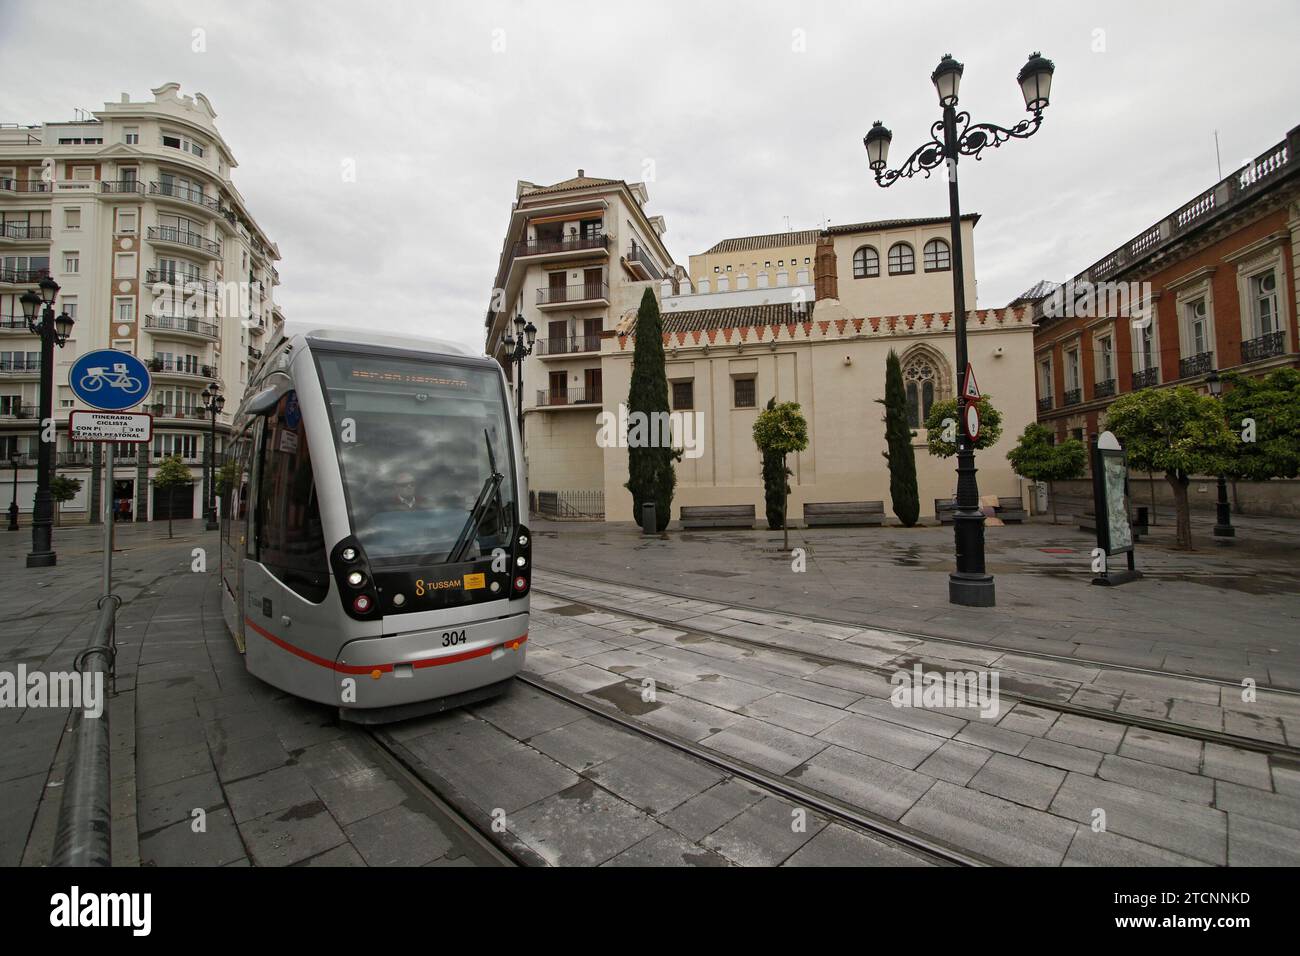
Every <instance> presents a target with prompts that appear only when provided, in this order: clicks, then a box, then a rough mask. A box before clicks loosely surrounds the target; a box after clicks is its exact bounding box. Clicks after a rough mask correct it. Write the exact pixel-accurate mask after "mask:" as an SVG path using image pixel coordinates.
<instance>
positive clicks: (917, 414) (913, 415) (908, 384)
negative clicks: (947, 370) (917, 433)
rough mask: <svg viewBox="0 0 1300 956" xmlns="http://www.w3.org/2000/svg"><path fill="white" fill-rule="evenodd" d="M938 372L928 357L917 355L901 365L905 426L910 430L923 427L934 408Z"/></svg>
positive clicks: (937, 389)
mask: <svg viewBox="0 0 1300 956" xmlns="http://www.w3.org/2000/svg"><path fill="white" fill-rule="evenodd" d="M939 375H940V370H939V368H938V364H937V363H936V362H934V361H933V360H932V359H931V358H930V356H929V355H926V354H924V353H920V354H917V355H915V356H913V357H912V358H910V359H908V360H907V362H906V363H905V364H904V365H903V386H904V388H905V389H906V392H907V424H908V425H909V426H910V427H912V428H922V427H924V426H925V419H926V417H927V416H928V415H929V414H930V409H931V408H932V407H933V406H934V400H935V396H936V395H937V394H938V391H939V383H940V379H939Z"/></svg>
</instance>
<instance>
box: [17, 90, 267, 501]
mask: <svg viewBox="0 0 1300 956" xmlns="http://www.w3.org/2000/svg"><path fill="white" fill-rule="evenodd" d="M152 92H153V99H152V100H151V101H146V102H132V101H131V100H130V98H129V96H128V95H127V94H125V93H123V94H122V97H121V101H120V102H117V103H107V104H105V106H104V108H103V109H102V110H99V111H95V112H93V113H91V114H90V115H89V116H87V117H85V118H82V119H78V120H75V121H72V122H48V123H43V124H40V125H37V126H17V125H14V124H8V123H6V124H0V464H3V465H9V466H10V467H11V468H12V469H13V475H16V489H17V490H16V497H17V501H18V505H19V507H20V509H21V511H22V512H24V513H30V511H31V508H32V499H33V495H34V492H35V485H36V473H35V464H36V452H37V444H36V443H37V440H38V435H37V421H36V419H37V417H38V409H39V405H38V401H39V381H40V368H39V365H40V343H39V341H38V339H37V338H36V337H35V336H34V335H32V334H31V333H30V332H29V331H28V329H27V325H26V322H25V321H24V318H23V311H22V305H21V303H20V302H19V299H20V297H21V296H22V295H23V293H25V292H27V291H28V290H30V289H33V288H35V286H36V283H37V282H39V281H40V279H41V278H42V277H44V276H46V275H48V276H51V277H53V279H54V280H55V281H56V282H57V283H58V284H59V286H60V290H59V295H58V301H57V302H56V306H55V309H56V312H62V311H67V313H68V314H69V315H71V316H72V317H73V318H74V319H75V320H76V325H75V326H74V328H73V332H72V338H71V339H70V341H68V343H67V344H66V345H65V346H64V347H63V348H61V349H59V348H56V349H55V369H54V380H55V391H56V394H55V396H54V415H55V419H56V421H57V428H58V446H57V456H56V463H57V473H60V474H67V475H69V476H71V477H76V478H80V479H81V480H82V488H81V491H80V493H79V494H78V495H77V497H76V498H74V499H73V500H72V501H69V502H67V503H65V504H63V505H62V506H61V508H60V511H61V515H62V520H64V521H76V520H87V519H91V520H94V518H92V516H97V515H98V513H99V511H100V505H99V494H100V492H99V484H100V480H101V478H100V467H101V466H100V450H99V449H98V448H91V447H87V446H86V445H85V444H84V443H78V442H73V441H71V440H70V439H69V437H68V434H67V419H68V412H69V411H70V410H71V409H73V408H74V407H75V406H76V404H77V403H76V402H75V400H74V398H73V395H72V392H71V390H70V389H69V387H68V370H69V368H70V367H71V365H72V363H73V362H74V361H76V359H77V357H78V356H79V355H81V354H82V353H84V352H87V351H90V350H94V349H101V348H114V349H121V350H123V351H127V352H131V353H133V354H135V355H137V356H139V357H140V358H142V359H144V360H145V361H146V363H147V364H149V366H150V369H151V372H152V379H153V387H152V391H151V394H150V395H149V397H148V398H147V399H146V403H145V405H144V406H143V408H142V409H141V410H143V411H149V412H152V413H153V415H154V428H153V433H154V438H153V442H152V444H151V445H150V446H149V447H148V448H144V447H138V446H135V445H122V446H121V447H119V448H117V449H116V450H115V456H116V462H115V467H114V476H113V477H114V494H113V497H114V501H115V502H118V501H122V500H126V501H129V503H130V505H129V507H130V514H131V517H133V518H134V519H135V520H147V519H157V518H165V517H166V516H167V509H168V503H167V502H168V498H167V496H165V495H163V494H161V493H158V494H157V495H155V494H154V492H153V491H152V490H151V484H150V477H151V475H152V474H153V472H154V471H155V470H156V465H157V460H158V459H159V458H161V457H163V456H165V455H168V454H172V453H180V454H181V455H182V457H183V459H184V460H185V462H186V463H187V464H189V465H190V466H191V473H192V474H193V476H194V478H195V482H194V486H193V489H192V494H190V495H179V496H176V497H175V498H174V499H173V500H174V504H173V506H172V511H173V514H174V515H175V516H176V517H189V516H194V517H198V516H201V515H202V514H203V502H204V501H205V500H206V498H205V495H206V489H205V487H204V474H203V467H202V464H203V462H204V461H205V455H206V447H207V441H208V430H209V427H210V420H209V418H208V417H207V414H206V413H205V412H204V411H203V409H202V400H201V397H200V395H201V393H202V391H203V389H204V388H205V387H206V386H207V385H209V384H211V383H214V382H215V383H219V384H220V385H221V387H222V394H224V395H225V397H226V404H225V412H224V414H222V415H220V416H218V419H217V443H216V451H217V455H218V460H219V455H220V452H221V448H222V444H223V442H224V439H225V436H226V435H227V434H228V433H229V428H230V421H231V415H232V413H233V412H234V410H235V409H236V408H237V407H238V406H239V403H240V400H241V398H242V395H243V391H244V388H245V384H246V383H247V381H248V379H249V372H250V369H251V368H252V367H253V366H254V365H255V364H256V363H257V362H258V361H259V360H260V358H261V355H262V348H263V343H264V342H265V341H268V340H269V335H270V332H271V329H272V327H273V323H274V322H276V321H279V320H281V319H282V316H279V315H278V309H277V308H276V307H275V305H274V303H273V298H272V290H273V289H274V287H275V285H276V284H277V283H278V282H279V275H278V273H277V271H276V268H275V263H276V261H278V260H279V258H280V254H279V250H278V249H277V248H276V245H275V243H274V242H272V241H271V239H270V238H269V237H268V236H267V235H266V233H265V232H264V231H263V229H262V227H261V226H259V225H258V223H257V221H256V220H255V219H254V218H253V216H252V214H251V212H250V211H249V209H248V206H247V204H246V202H245V200H244V197H243V196H242V195H240V193H239V191H238V189H236V187H235V185H234V182H233V181H232V179H231V176H232V173H233V170H234V168H235V167H236V166H237V165H238V164H237V163H236V161H235V157H234V154H233V153H232V151H231V149H230V146H229V145H228V144H227V143H226V141H225V140H224V139H223V138H222V136H221V134H220V133H219V132H218V131H217V128H216V125H215V120H216V112H215V111H214V110H213V108H212V104H211V103H209V102H208V100H207V98H206V97H205V96H203V94H201V93H196V94H194V95H193V96H182V95H181V94H180V86H179V84H177V83H166V84H164V85H162V86H160V87H158V88H157V89H155V90H153V91H152ZM7 477H11V476H7ZM11 480H12V477H11ZM7 503H8V502H7V500H6V505H7Z"/></svg>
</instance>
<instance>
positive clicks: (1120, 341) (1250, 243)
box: [1017, 126, 1300, 440]
mask: <svg viewBox="0 0 1300 956" xmlns="http://www.w3.org/2000/svg"><path fill="white" fill-rule="evenodd" d="M1298 147H1300V126H1298V127H1296V128H1295V129H1292V130H1291V131H1290V132H1289V133H1288V134H1287V136H1286V138H1285V139H1284V140H1282V141H1281V142H1280V143H1278V144H1276V145H1275V146H1273V147H1271V148H1270V149H1268V150H1266V151H1265V152H1264V153H1263V154H1262V155H1261V156H1260V157H1259V158H1258V159H1256V160H1255V161H1254V162H1253V163H1251V164H1249V165H1247V166H1245V167H1243V168H1242V169H1240V170H1238V171H1236V172H1234V173H1233V174H1232V175H1230V176H1228V177H1227V178H1226V179H1224V180H1222V181H1221V182H1219V183H1216V184H1215V185H1214V186H1212V187H1210V188H1209V189H1207V190H1205V191H1204V192H1203V193H1201V194H1200V195H1198V196H1196V197H1194V198H1192V199H1191V200H1190V201H1189V202H1186V203H1184V204H1183V205H1181V206H1179V207H1178V208H1177V209H1175V210H1174V211H1173V212H1172V213H1170V214H1169V215H1168V216H1166V217H1165V218H1163V219H1161V220H1160V221H1159V222H1157V223H1155V224H1154V225H1152V226H1150V227H1148V228H1147V229H1144V230H1143V231H1142V232H1141V233H1140V234H1139V235H1138V236H1137V237H1136V238H1134V239H1133V240H1131V241H1130V242H1127V243H1125V244H1124V245H1122V246H1120V247H1119V248H1118V249H1116V250H1115V251H1114V252H1112V253H1110V254H1109V255H1107V256H1105V257H1104V258H1102V259H1101V260H1100V261H1098V262H1096V263H1094V264H1093V265H1091V266H1089V267H1088V268H1087V269H1085V270H1083V271H1082V272H1081V273H1079V274H1078V275H1077V276H1075V277H1074V279H1072V280H1070V282H1068V283H1066V285H1065V286H1064V287H1061V289H1059V290H1057V291H1056V292H1055V293H1051V288H1052V287H1050V286H1045V285H1043V284H1040V285H1039V286H1037V287H1035V288H1034V289H1033V290H1031V291H1030V292H1027V293H1026V294H1025V295H1024V296H1022V297H1021V299H1020V300H1017V304H1023V303H1026V302H1032V303H1033V305H1034V316H1035V329H1034V363H1035V368H1034V378H1035V382H1036V386H1037V397H1038V420H1039V422H1041V423H1042V424H1044V425H1047V426H1048V427H1050V428H1053V429H1054V430H1055V431H1056V434H1057V438H1058V440H1060V439H1064V438H1067V437H1077V438H1084V439H1086V437H1087V436H1088V435H1090V434H1092V433H1093V432H1097V431H1099V430H1100V428H1101V427H1104V421H1105V415H1104V411H1105V408H1106V406H1107V405H1109V404H1110V403H1111V401H1113V400H1114V398H1115V396H1117V395H1119V394H1123V393H1124V392H1128V391H1132V390H1134V389H1137V388H1143V387H1147V386H1160V385H1172V384H1178V385H1190V386H1192V387H1194V388H1198V389H1204V388H1205V380H1206V376H1207V375H1208V374H1209V373H1210V371H1212V370H1215V369H1217V370H1219V371H1220V372H1224V371H1234V372H1242V373H1245V374H1249V375H1263V374H1266V373H1267V372H1269V371H1271V370H1272V369H1274V368H1278V367H1282V366H1296V365H1298V364H1300V354H1297V348H1298V345H1297V343H1300V329H1298V327H1297V307H1296V306H1297V290H1298V285H1297V277H1296V271H1295V261H1296V257H1297V254H1298V253H1300V161H1298V160H1297V156H1296V152H1297V148H1298ZM1049 293H1050V294H1049ZM1147 316H1149V317H1150V319H1151V321H1149V322H1147V321H1146V317H1147Z"/></svg>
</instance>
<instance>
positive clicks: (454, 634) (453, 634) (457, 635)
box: [442, 631, 465, 647]
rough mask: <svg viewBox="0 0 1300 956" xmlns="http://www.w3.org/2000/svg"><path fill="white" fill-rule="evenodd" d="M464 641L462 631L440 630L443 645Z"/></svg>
mask: <svg viewBox="0 0 1300 956" xmlns="http://www.w3.org/2000/svg"><path fill="white" fill-rule="evenodd" d="M464 643H465V632H464V631H443V632H442V646H443V647H451V646H453V645H455V644H464Z"/></svg>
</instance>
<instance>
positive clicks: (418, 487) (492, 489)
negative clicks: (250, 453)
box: [313, 348, 518, 564]
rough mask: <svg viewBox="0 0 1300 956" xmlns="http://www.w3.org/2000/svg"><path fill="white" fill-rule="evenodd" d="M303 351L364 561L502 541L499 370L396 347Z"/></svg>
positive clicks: (510, 496)
mask: <svg viewBox="0 0 1300 956" xmlns="http://www.w3.org/2000/svg"><path fill="white" fill-rule="evenodd" d="M313 351H314V353H315V355H316V361H317V365H318V367H319V368H320V372H321V380H322V382H323V384H324V386H325V394H326V398H327V401H328V402H329V408H330V416H331V418H332V419H333V422H332V424H333V427H334V434H335V439H336V440H335V444H336V446H337V448H338V449H339V461H340V466H341V468H342V472H343V484H344V487H345V488H346V489H347V494H348V505H349V509H350V512H351V518H352V531H353V533H354V534H355V535H356V536H357V538H358V539H360V541H361V544H362V546H363V547H364V548H365V549H366V554H367V555H368V556H369V558H370V560H371V561H372V562H373V563H376V564H386V563H387V564H397V563H402V564H405V563H408V562H411V561H422V562H446V561H450V560H464V561H470V560H474V559H476V558H479V557H481V556H485V555H488V554H491V552H492V549H493V548H496V547H505V548H508V547H509V544H510V540H511V537H512V535H513V532H514V527H515V522H516V516H517V515H518V505H517V492H516V485H515V476H514V458H513V455H512V453H511V448H510V441H509V437H508V436H509V424H508V423H509V419H508V418H507V415H508V414H509V413H508V410H507V405H506V399H505V394H504V390H503V388H502V385H501V377H500V375H498V374H497V373H496V372H495V370H493V369H487V368H476V367H472V366H463V365H456V364H453V363H450V362H445V363H444V362H437V361H421V360H418V359H412V358H406V357H401V356H396V355H369V354H357V353H349V352H335V351H332V350H325V349H320V348H316V349H314V350H313ZM494 475H497V476H499V478H494V477H493V476H494ZM476 505H477V509H476ZM471 518H476V519H477V527H473V525H474V522H473V521H471ZM457 553H458V555H459V557H458V558H457V556H456V555H457Z"/></svg>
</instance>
